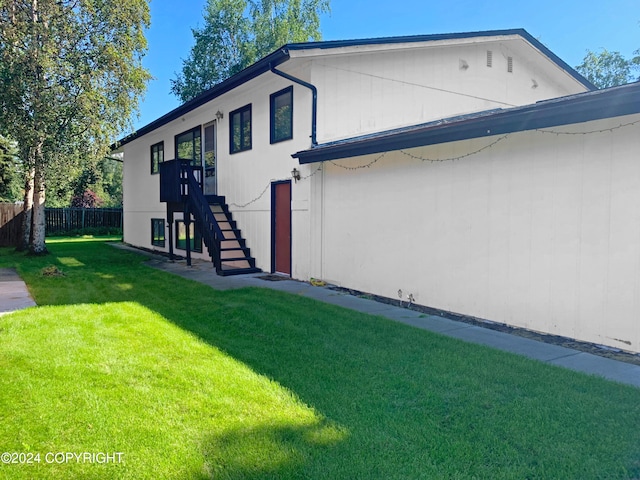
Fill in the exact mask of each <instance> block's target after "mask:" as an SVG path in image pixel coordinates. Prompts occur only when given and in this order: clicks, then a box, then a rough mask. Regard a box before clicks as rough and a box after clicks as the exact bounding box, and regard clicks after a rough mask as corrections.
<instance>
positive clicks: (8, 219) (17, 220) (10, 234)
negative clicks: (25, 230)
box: [0, 203, 23, 247]
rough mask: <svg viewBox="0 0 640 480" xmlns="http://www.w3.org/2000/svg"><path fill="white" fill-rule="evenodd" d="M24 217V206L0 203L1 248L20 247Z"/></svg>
mask: <svg viewBox="0 0 640 480" xmlns="http://www.w3.org/2000/svg"><path fill="white" fill-rule="evenodd" d="M22 215H23V213H22V205H14V204H13V203H0V247H16V246H18V243H19V241H20V229H21V228H22Z"/></svg>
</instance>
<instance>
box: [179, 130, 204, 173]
mask: <svg viewBox="0 0 640 480" xmlns="http://www.w3.org/2000/svg"><path fill="white" fill-rule="evenodd" d="M195 132H198V133H199V134H200V153H199V156H200V163H195V162H196V160H195V159H191V164H192V165H193V166H196V167H201V166H202V125H197V126H195V127H193V128H190V129H189V130H185V131H184V132H180V133H178V134H177V135H175V136H174V137H173V149H174V154H175V155H174V158H175V159H176V160H178V159H179V156H178V137H181V136H182V135H185V134H187V133H195ZM192 141H193V140H192ZM194 153H195V150H194Z"/></svg>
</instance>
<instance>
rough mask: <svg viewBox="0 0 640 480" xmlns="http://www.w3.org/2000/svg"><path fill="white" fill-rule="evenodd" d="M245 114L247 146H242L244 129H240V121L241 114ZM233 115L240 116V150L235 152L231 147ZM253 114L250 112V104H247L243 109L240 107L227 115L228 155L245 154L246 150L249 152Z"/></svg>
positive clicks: (251, 140) (251, 142)
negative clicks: (247, 134) (247, 118)
mask: <svg viewBox="0 0 640 480" xmlns="http://www.w3.org/2000/svg"><path fill="white" fill-rule="evenodd" d="M245 112H249V145H248V146H246V147H245V146H243V144H244V143H245V142H244V140H245V138H244V129H243V128H242V120H243V114H244V113H245ZM235 115H240V148H238V149H237V150H236V149H234V146H233V117H234V116H235ZM252 137H253V113H252V111H251V104H250V103H249V104H247V105H245V106H244V107H240V108H238V109H236V110H234V111H233V112H231V113H230V114H229V154H234V153H240V152H246V151H247V150H251V148H252V147H253V139H252Z"/></svg>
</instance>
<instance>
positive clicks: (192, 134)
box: [176, 126, 202, 167]
mask: <svg viewBox="0 0 640 480" xmlns="http://www.w3.org/2000/svg"><path fill="white" fill-rule="evenodd" d="M177 159H180V160H191V165H193V166H195V167H201V166H202V138H201V134H200V126H197V127H195V128H192V129H191V130H187V131H186V132H182V133H180V134H179V135H176V160H177Z"/></svg>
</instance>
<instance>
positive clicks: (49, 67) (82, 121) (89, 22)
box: [0, 0, 150, 253]
mask: <svg viewBox="0 0 640 480" xmlns="http://www.w3.org/2000/svg"><path fill="white" fill-rule="evenodd" d="M148 25H149V5H148V3H147V0H118V1H116V0H0V130H1V131H3V132H7V134H8V135H9V136H10V137H11V138H13V139H14V140H15V141H16V142H17V144H18V152H19V153H18V156H19V158H20V159H21V160H22V162H23V165H24V171H25V189H24V190H25V197H24V198H25V202H24V208H25V215H24V224H23V240H22V243H23V245H22V246H23V248H29V250H31V251H32V252H34V253H45V252H46V246H45V222H44V204H45V185H46V182H47V174H48V172H50V171H57V172H61V171H63V169H64V168H65V165H66V163H65V162H67V161H69V159H74V161H75V160H77V161H82V160H81V159H87V158H101V157H103V156H104V155H105V154H106V153H107V152H108V149H109V145H110V144H111V143H112V142H113V141H114V140H115V139H116V138H117V135H118V134H119V133H120V132H121V131H122V130H124V129H125V128H127V127H129V126H130V125H131V124H130V120H129V119H130V117H131V113H132V112H133V111H135V109H136V108H137V105H138V101H139V98H140V96H141V94H142V93H143V92H144V89H145V87H146V82H147V80H148V79H149V78H150V77H149V74H148V72H147V71H146V70H145V69H144V68H143V67H142V64H141V60H142V55H143V54H144V51H145V50H146V40H145V37H144V28H145V27H147V26H148ZM79 159H80V160H79Z"/></svg>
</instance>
